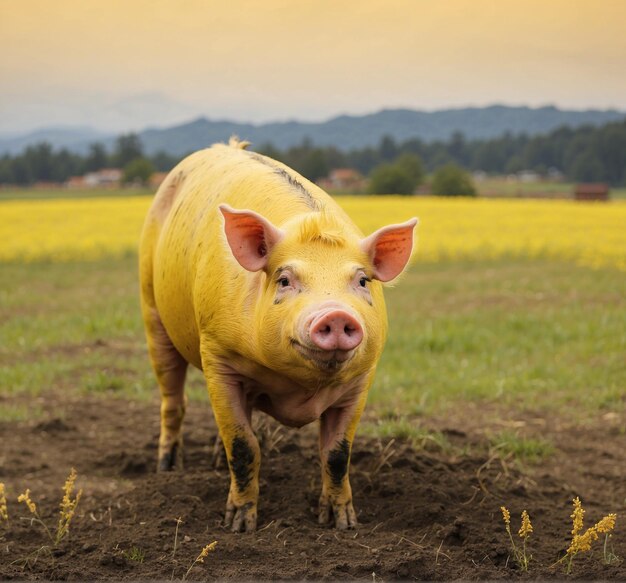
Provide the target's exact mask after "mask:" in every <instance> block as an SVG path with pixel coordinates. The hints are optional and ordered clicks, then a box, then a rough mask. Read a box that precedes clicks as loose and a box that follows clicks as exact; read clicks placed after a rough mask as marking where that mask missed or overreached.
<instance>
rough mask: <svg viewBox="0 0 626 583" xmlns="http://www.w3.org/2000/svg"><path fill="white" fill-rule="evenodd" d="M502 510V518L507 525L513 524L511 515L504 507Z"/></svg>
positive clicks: (501, 507)
mask: <svg viewBox="0 0 626 583" xmlns="http://www.w3.org/2000/svg"><path fill="white" fill-rule="evenodd" d="M500 510H502V518H503V519H504V523H505V524H507V525H509V524H511V513H510V512H509V511H508V510H507V509H506V507H504V506H500Z"/></svg>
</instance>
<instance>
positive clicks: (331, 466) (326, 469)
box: [318, 391, 367, 530]
mask: <svg viewBox="0 0 626 583" xmlns="http://www.w3.org/2000/svg"><path fill="white" fill-rule="evenodd" d="M366 395H367V393H366V392H365V391H364V392H363V393H362V394H361V395H360V396H359V397H358V398H357V399H356V400H355V402H354V403H351V404H350V405H348V406H346V407H343V408H330V409H327V410H326V411H325V412H324V413H323V414H322V417H321V419H320V457H321V462H322V495H321V496H320V502H319V515H318V518H319V523H320V524H327V523H330V522H331V518H334V522H335V527H336V528H338V529H339V530H344V529H346V528H354V527H355V526H356V524H357V519H356V512H355V511H354V506H353V505H352V488H351V487H350V478H349V476H348V471H349V467H350V452H351V451H352V442H353V440H354V434H355V432H356V428H357V425H358V423H359V419H360V417H361V413H362V412H363V408H364V406H365V399H366Z"/></svg>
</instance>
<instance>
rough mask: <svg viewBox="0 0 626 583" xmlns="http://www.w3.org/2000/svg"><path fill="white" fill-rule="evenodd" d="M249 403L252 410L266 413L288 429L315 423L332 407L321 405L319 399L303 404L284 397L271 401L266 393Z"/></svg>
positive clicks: (329, 404) (327, 404) (297, 400)
mask: <svg viewBox="0 0 626 583" xmlns="http://www.w3.org/2000/svg"><path fill="white" fill-rule="evenodd" d="M250 401H251V405H252V407H253V408H254V409H258V410H259V411H263V413H267V414H268V415H270V416H271V417H273V418H274V419H276V420H277V421H279V422H280V423H282V424H283V425H287V426H289V427H302V426H304V425H307V424H308V423H312V422H313V421H316V420H317V419H319V418H320V416H321V415H322V413H323V412H324V411H325V410H326V409H327V408H328V407H329V406H331V405H332V403H322V402H321V400H320V399H319V398H316V399H315V400H314V401H313V402H305V403H302V402H301V399H297V398H291V399H290V398H287V399H286V398H285V397H284V396H281V397H280V398H274V399H272V397H270V396H269V395H268V394H267V393H261V394H260V395H257V396H256V397H253V398H252V399H251V400H250Z"/></svg>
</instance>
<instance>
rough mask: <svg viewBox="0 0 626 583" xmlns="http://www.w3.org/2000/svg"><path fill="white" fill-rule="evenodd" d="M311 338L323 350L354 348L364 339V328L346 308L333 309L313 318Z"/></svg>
mask: <svg viewBox="0 0 626 583" xmlns="http://www.w3.org/2000/svg"><path fill="white" fill-rule="evenodd" d="M309 338H310V339H311V342H312V343H313V344H315V346H317V347H318V348H320V349H321V350H353V349H354V348H356V347H357V346H358V345H359V344H361V341H362V340H363V328H362V327H361V324H359V322H358V321H357V319H356V318H355V317H354V316H351V315H350V314H348V312H345V311H344V310H332V311H330V312H326V313H324V314H321V315H320V316H318V317H317V318H313V321H312V322H311V325H310V328H309Z"/></svg>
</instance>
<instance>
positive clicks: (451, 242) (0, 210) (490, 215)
mask: <svg viewBox="0 0 626 583" xmlns="http://www.w3.org/2000/svg"><path fill="white" fill-rule="evenodd" d="M337 200H338V202H339V203H340V204H341V205H342V206H343V207H344V208H345V209H346V211H347V212H348V213H349V214H350V216H352V217H353V218H354V220H355V221H356V223H357V224H358V225H359V226H360V227H361V228H362V229H363V231H364V232H365V233H369V232H371V231H372V230H374V229H375V228H377V227H379V226H381V225H383V224H386V223H391V222H400V221H404V220H406V219H407V218H409V217H411V216H417V217H419V219H420V226H419V228H418V248H417V252H416V254H415V260H416V261H430V262H434V261H440V260H444V259H448V258H467V259H491V258H497V257H502V256H521V257H546V258H556V259H563V260H567V261H572V262H575V263H577V264H580V265H586V266H591V267H602V266H611V267H615V268H618V269H621V270H626V201H624V202H622V201H615V202H611V203H608V204H597V203H596V204H594V203H577V202H573V201H565V200H552V201H546V200H511V199H503V200H493V199H475V200H474V199H465V198H459V199H456V198H438V197H397V196H383V197H381V196H378V197H374V196H371V197H338V199H337ZM149 204H150V197H145V196H132V197H111V198H91V199H53V200H35V201H6V202H0V261H4V262H7V261H9V262H16V261H39V260H52V261H74V260H93V259H99V258H102V257H107V256H113V257H115V256H120V255H126V254H129V253H133V252H135V250H136V248H137V241H138V238H139V232H140V230H141V225H142V222H143V218H144V216H145V213H146V210H147V208H148V205H149Z"/></svg>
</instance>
